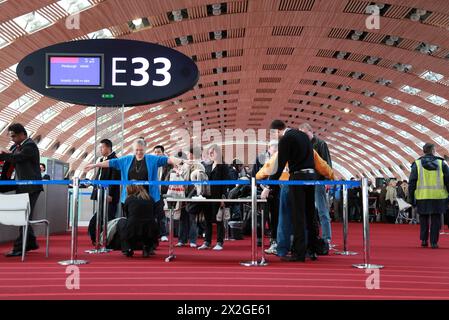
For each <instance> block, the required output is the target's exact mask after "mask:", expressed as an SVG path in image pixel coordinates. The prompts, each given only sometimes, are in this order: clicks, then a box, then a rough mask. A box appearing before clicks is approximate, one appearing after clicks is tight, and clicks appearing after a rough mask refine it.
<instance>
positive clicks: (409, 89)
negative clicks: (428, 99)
mask: <svg viewBox="0 0 449 320" xmlns="http://www.w3.org/2000/svg"><path fill="white" fill-rule="evenodd" d="M399 90H400V91H402V92H405V93H408V94H411V95H415V94H418V93H420V92H421V90H420V89H418V88H413V87H410V86H407V85H404V86H402V87H401V88H400V89H399Z"/></svg>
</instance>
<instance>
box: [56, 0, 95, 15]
mask: <svg viewBox="0 0 449 320" xmlns="http://www.w3.org/2000/svg"><path fill="white" fill-rule="evenodd" d="M57 3H58V4H59V5H60V6H61V7H62V8H63V9H64V10H65V11H66V12H67V13H69V14H75V13H78V12H80V11H82V10H85V9H87V8H89V7H90V6H91V4H90V2H89V0H61V1H58V2H57Z"/></svg>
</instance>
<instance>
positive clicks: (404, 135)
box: [398, 130, 412, 139]
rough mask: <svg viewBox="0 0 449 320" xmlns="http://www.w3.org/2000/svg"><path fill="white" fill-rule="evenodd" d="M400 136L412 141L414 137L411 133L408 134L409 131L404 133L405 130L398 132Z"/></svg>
mask: <svg viewBox="0 0 449 320" xmlns="http://www.w3.org/2000/svg"><path fill="white" fill-rule="evenodd" d="M398 135H400V136H401V137H404V138H406V139H410V138H411V137H412V135H411V134H410V133H408V132H407V131H404V130H400V131H398Z"/></svg>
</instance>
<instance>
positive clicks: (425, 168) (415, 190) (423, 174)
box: [408, 143, 449, 249]
mask: <svg viewBox="0 0 449 320" xmlns="http://www.w3.org/2000/svg"><path fill="white" fill-rule="evenodd" d="M423 152H424V155H423V156H422V157H420V158H418V159H417V160H416V161H415V162H414V163H413V164H412V170H411V173H410V179H409V181H410V182H409V187H408V191H409V197H410V201H411V203H412V204H413V205H416V207H417V211H418V214H419V221H420V225H421V232H420V238H421V246H422V247H427V246H428V245H429V243H428V239H429V223H430V245H431V247H432V248H433V249H436V248H438V238H439V232H440V228H441V215H442V214H444V213H445V212H446V209H447V204H448V190H449V168H448V166H447V164H446V163H445V162H444V159H443V158H440V157H436V156H435V146H434V145H433V144H431V143H426V144H425V145H424V146H423Z"/></svg>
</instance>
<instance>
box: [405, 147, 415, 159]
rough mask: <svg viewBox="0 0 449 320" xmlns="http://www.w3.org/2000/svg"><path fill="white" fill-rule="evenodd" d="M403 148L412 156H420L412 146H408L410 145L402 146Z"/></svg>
mask: <svg viewBox="0 0 449 320" xmlns="http://www.w3.org/2000/svg"><path fill="white" fill-rule="evenodd" d="M402 150H403V151H404V152H405V153H407V154H409V155H411V156H413V157H417V156H418V154H417V153H416V152H415V151H414V150H413V149H412V148H410V147H408V146H404V147H402Z"/></svg>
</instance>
